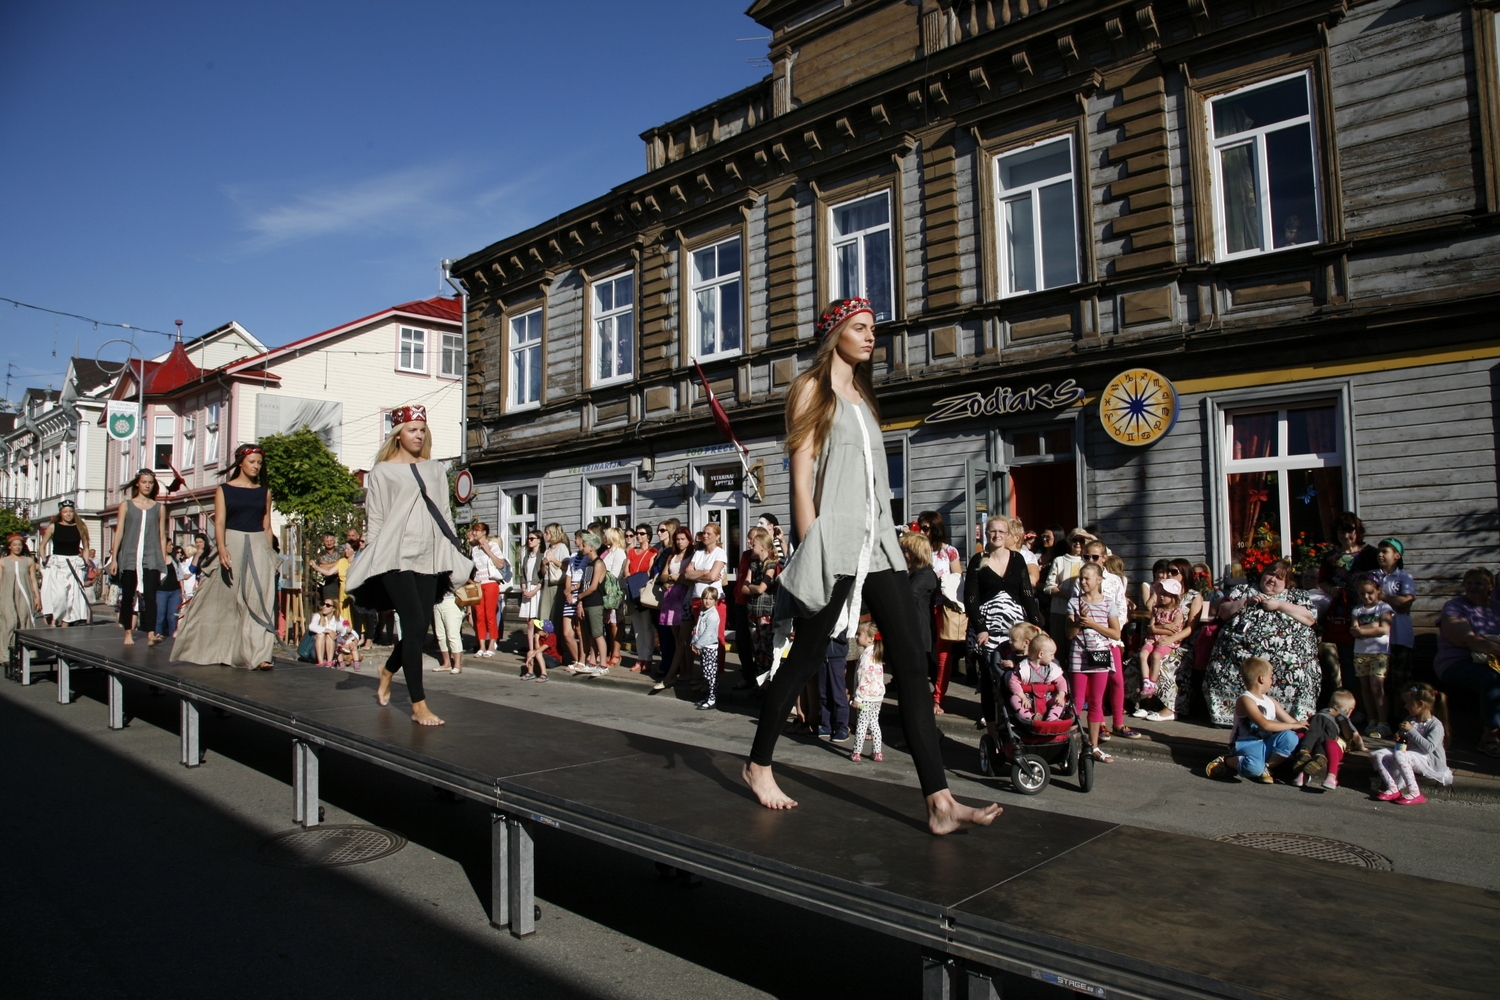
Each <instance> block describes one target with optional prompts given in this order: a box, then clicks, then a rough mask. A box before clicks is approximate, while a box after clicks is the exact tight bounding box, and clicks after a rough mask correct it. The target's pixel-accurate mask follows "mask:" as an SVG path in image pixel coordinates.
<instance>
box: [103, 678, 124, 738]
mask: <svg viewBox="0 0 1500 1000" xmlns="http://www.w3.org/2000/svg"><path fill="white" fill-rule="evenodd" d="M105 676H106V677H107V678H109V680H108V681H107V683H108V685H109V728H111V729H124V728H125V685H124V684H122V683H120V677H119V675H118V674H106V675H105Z"/></svg>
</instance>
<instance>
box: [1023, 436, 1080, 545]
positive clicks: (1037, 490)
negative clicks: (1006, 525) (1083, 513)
mask: <svg viewBox="0 0 1500 1000" xmlns="http://www.w3.org/2000/svg"><path fill="white" fill-rule="evenodd" d="M1006 453H1007V456H1008V458H1009V460H1010V469H1009V472H1010V477H1009V478H1010V482H1009V484H1008V485H1009V487H1010V489H1009V491H1008V492H1009V495H1008V496H1007V497H1006V505H1005V509H1006V512H1007V513H1009V514H1010V516H1011V517H1019V518H1020V519H1021V521H1022V523H1024V524H1025V525H1026V530H1027V531H1036V532H1040V531H1041V530H1042V529H1043V528H1045V527H1047V526H1048V525H1051V524H1060V525H1062V526H1063V528H1064V529H1069V528H1072V527H1073V526H1074V524H1076V523H1077V521H1078V463H1077V461H1076V460H1075V457H1074V454H1073V429H1072V427H1071V425H1067V424H1056V425H1052V426H1048V427H1045V428H1042V429H1040V430H1026V431H1012V432H1010V433H1008V434H1007V435H1006Z"/></svg>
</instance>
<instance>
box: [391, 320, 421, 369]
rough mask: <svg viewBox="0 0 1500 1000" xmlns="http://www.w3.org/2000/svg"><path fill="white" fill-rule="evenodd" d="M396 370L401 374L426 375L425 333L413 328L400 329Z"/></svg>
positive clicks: (404, 327)
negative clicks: (416, 373) (414, 373)
mask: <svg viewBox="0 0 1500 1000" xmlns="http://www.w3.org/2000/svg"><path fill="white" fill-rule="evenodd" d="M396 368H397V369H398V370H400V371H403V372H419V373H421V374H423V375H425V374H427V331H426V330H418V329H416V328H414V327H410V326H403V327H402V328H401V347H400V350H399V352H398V353H397V356H396Z"/></svg>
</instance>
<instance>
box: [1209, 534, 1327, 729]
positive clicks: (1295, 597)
mask: <svg viewBox="0 0 1500 1000" xmlns="http://www.w3.org/2000/svg"><path fill="white" fill-rule="evenodd" d="M1292 572H1293V570H1292V566H1291V564H1290V563H1288V562H1287V561H1286V560H1284V559H1279V560H1277V561H1276V562H1274V563H1272V564H1271V565H1270V566H1268V567H1266V570H1265V572H1263V573H1262V574H1261V576H1260V581H1259V585H1258V586H1251V585H1250V584H1248V583H1243V584H1240V585H1239V586H1237V587H1235V588H1234V589H1233V590H1231V591H1230V592H1229V595H1228V597H1226V598H1225V599H1224V600H1223V601H1222V602H1221V603H1220V604H1219V620H1220V621H1221V622H1222V623H1223V624H1222V625H1221V626H1220V628H1219V633H1218V636H1217V638H1216V639H1215V641H1214V651H1213V659H1212V660H1210V661H1209V664H1208V677H1207V679H1206V681H1205V689H1204V696H1205V698H1206V700H1207V701H1208V709H1209V715H1210V716H1211V717H1212V719H1213V722H1214V724H1215V725H1219V726H1230V725H1233V724H1234V706H1235V702H1236V701H1237V700H1238V699H1239V697H1240V695H1241V694H1243V693H1244V690H1245V688H1244V681H1243V677H1242V676H1241V673H1240V667H1241V665H1242V664H1243V663H1244V662H1245V660H1246V659H1247V658H1249V657H1252V656H1260V657H1264V658H1265V659H1266V660H1268V661H1270V663H1271V669H1272V672H1273V676H1274V683H1273V685H1272V687H1271V689H1270V691H1271V694H1272V695H1273V696H1274V697H1275V698H1276V700H1277V701H1278V702H1279V703H1280V704H1281V705H1282V706H1283V707H1284V708H1285V709H1286V711H1287V712H1289V713H1290V714H1291V715H1292V716H1293V717H1294V718H1298V719H1305V718H1307V717H1308V716H1309V715H1311V714H1312V713H1313V712H1314V711H1316V710H1317V701H1318V691H1319V688H1320V687H1321V686H1322V682H1323V674H1322V668H1321V667H1320V666H1319V664H1318V644H1317V638H1316V637H1315V635H1314V634H1313V623H1314V622H1315V621H1317V612H1316V611H1315V610H1314V609H1313V603H1312V598H1311V597H1309V596H1308V593H1307V591H1305V590H1297V589H1292V588H1289V587H1288V581H1290V580H1291V579H1292Z"/></svg>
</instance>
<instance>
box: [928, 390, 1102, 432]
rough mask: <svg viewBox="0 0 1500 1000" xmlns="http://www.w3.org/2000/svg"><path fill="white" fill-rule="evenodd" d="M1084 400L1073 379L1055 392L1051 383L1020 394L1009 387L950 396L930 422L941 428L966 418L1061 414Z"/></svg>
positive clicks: (941, 400) (940, 401)
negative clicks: (1032, 412)
mask: <svg viewBox="0 0 1500 1000" xmlns="http://www.w3.org/2000/svg"><path fill="white" fill-rule="evenodd" d="M1082 398H1083V387H1082V386H1080V385H1079V384H1078V383H1077V382H1075V381H1074V380H1073V379H1064V380H1063V381H1061V382H1059V383H1058V384H1057V387H1056V388H1053V386H1052V384H1051V383H1050V382H1044V383H1042V384H1041V385H1038V386H1033V387H1032V388H1030V389H1022V390H1021V391H1020V392H1016V391H1015V390H1014V389H1011V388H1009V387H1006V386H998V385H997V386H996V387H995V388H993V389H991V390H990V392H989V395H985V394H984V393H979V392H968V393H964V394H963V395H962V396H949V397H947V398H946V399H940V400H938V401H937V402H936V403H935V404H934V405H935V406H936V407H937V412H936V413H933V414H931V415H930V416H929V417H928V418H927V423H929V424H938V423H942V422H943V421H945V420H962V419H964V418H965V417H1003V416H1005V415H1006V414H1007V413H1026V412H1028V411H1030V410H1060V409H1062V408H1063V407H1065V406H1072V405H1073V404H1074V403H1076V402H1078V401H1079V400H1080V399H1082Z"/></svg>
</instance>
